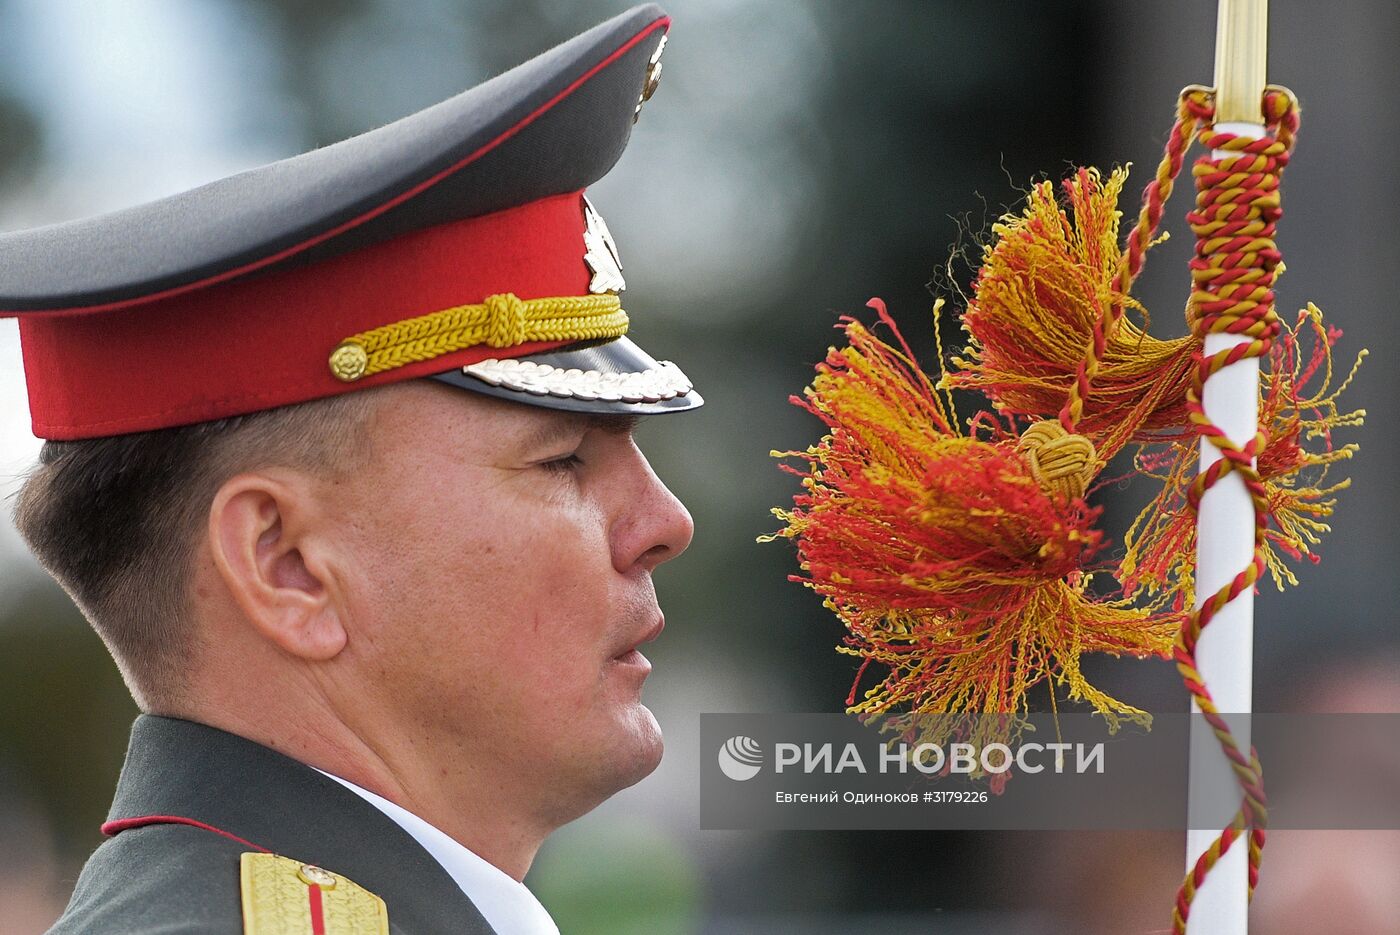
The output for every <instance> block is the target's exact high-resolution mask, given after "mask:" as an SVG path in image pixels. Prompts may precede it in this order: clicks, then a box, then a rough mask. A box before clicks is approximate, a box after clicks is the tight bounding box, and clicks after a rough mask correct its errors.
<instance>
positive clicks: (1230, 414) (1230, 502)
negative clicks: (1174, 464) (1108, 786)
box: [1186, 123, 1264, 935]
mask: <svg viewBox="0 0 1400 935" xmlns="http://www.w3.org/2000/svg"><path fill="white" fill-rule="evenodd" d="M1217 129H1218V130H1221V131H1222V132H1226V133H1234V134H1238V135H1240V136H1251V137H1255V138H1257V137H1260V136H1263V135H1264V128H1263V127H1262V126H1260V125H1257V124H1249V123H1221V124H1217ZM1222 155H1225V154H1224V153H1222V152H1220V151H1218V150H1217V151H1216V152H1215V156H1216V157H1217V158H1218V157H1220V156H1222ZM1249 340H1250V339H1249V338H1241V337H1236V336H1234V335H1227V334H1208V335H1206V338H1205V353H1206V356H1210V355H1212V354H1217V353H1220V352H1222V351H1227V350H1229V349H1230V348H1232V347H1234V346H1236V345H1238V344H1244V343H1248V342H1249ZM1202 404H1203V406H1204V407H1205V411H1206V415H1207V416H1208V417H1209V418H1210V420H1211V421H1212V422H1214V423H1215V424H1216V425H1218V426H1219V427H1220V428H1221V429H1223V430H1224V431H1225V433H1226V434H1227V435H1228V436H1229V437H1230V439H1231V440H1232V441H1233V442H1234V443H1235V444H1236V445H1244V444H1247V443H1248V442H1249V440H1250V439H1252V438H1253V437H1254V433H1255V431H1256V430H1257V427H1258V422H1259V360H1258V358H1249V359H1246V360H1242V361H1240V362H1239V363H1235V364H1231V365H1230V366H1228V367H1225V368H1223V369H1222V370H1220V371H1219V372H1217V373H1216V374H1215V375H1213V376H1212V377H1211V378H1210V379H1209V380H1207V381H1206V384H1205V390H1204V392H1203V394H1202ZM1218 460H1220V453H1219V452H1218V451H1217V450H1216V448H1215V446H1214V445H1212V444H1210V442H1208V441H1206V440H1205V439H1202V440H1201V443H1200V470H1202V471H1204V470H1206V469H1207V468H1208V467H1210V465H1212V464H1214V463H1215V462H1216V461H1218ZM1253 559H1254V505H1253V501H1252V500H1251V499H1250V496H1249V492H1248V491H1247V490H1246V489H1245V486H1244V480H1243V478H1241V477H1240V476H1239V475H1238V474H1236V473H1230V474H1228V475H1226V476H1225V477H1224V478H1222V479H1221V480H1220V481H1219V482H1217V483H1216V484H1215V485H1214V486H1213V487H1211V488H1210V490H1208V491H1206V493H1205V495H1204V496H1202V498H1201V507H1200V513H1199V516H1198V520H1197V526H1196V606H1197V607H1200V606H1201V604H1202V603H1203V602H1204V601H1205V600H1206V599H1208V598H1209V597H1210V596H1211V595H1213V594H1215V592H1216V591H1218V590H1220V589H1221V588H1223V587H1225V586H1226V585H1228V584H1229V583H1230V582H1231V581H1232V580H1233V579H1234V577H1235V575H1237V574H1238V573H1239V572H1241V571H1243V570H1244V568H1245V567H1246V566H1247V565H1248V564H1250V562H1252V561H1253ZM1196 665H1197V669H1198V670H1199V671H1200V673H1201V677H1202V678H1203V679H1204V681H1205V685H1206V687H1207V688H1208V689H1209V690H1210V693H1211V696H1212V697H1213V698H1214V699H1215V705H1216V708H1217V709H1218V710H1219V711H1220V712H1221V713H1222V714H1247V713H1249V712H1250V711H1251V710H1252V706H1253V697H1252V696H1253V691H1252V689H1253V682H1254V592H1253V590H1252V589H1248V590H1246V591H1245V592H1244V593H1242V594H1240V595H1239V596H1238V597H1236V598H1235V599H1234V600H1232V601H1230V603H1228V604H1226V605H1225V607H1224V608H1223V609H1221V610H1220V612H1219V613H1217V614H1216V615H1215V616H1214V617H1213V618H1212V619H1211V622H1210V624H1209V625H1208V626H1207V627H1206V628H1205V630H1203V631H1202V633H1201V637H1200V641H1199V642H1198V643H1197V645H1196ZM1191 710H1192V712H1193V713H1199V712H1200V708H1199V707H1198V706H1197V705H1196V703H1195V700H1194V699H1193V700H1192V702H1191ZM1232 728H1235V729H1234V735H1235V740H1236V742H1237V743H1238V744H1239V747H1240V749H1241V750H1242V751H1244V752H1245V753H1246V755H1247V754H1248V751H1249V748H1250V737H1249V730H1248V725H1247V724H1244V725H1240V726H1239V727H1236V726H1235V725H1234V724H1233V723H1232ZM1190 757H1191V760H1190V763H1191V765H1190V771H1191V786H1190V788H1191V789H1192V790H1210V791H1209V792H1205V793H1204V794H1205V795H1206V796H1208V797H1210V798H1211V799H1212V800H1216V801H1218V800H1220V799H1222V798H1228V797H1230V796H1233V797H1234V798H1239V794H1238V792H1236V791H1235V790H1237V789H1238V785H1239V783H1238V780H1237V779H1236V778H1235V774H1234V771H1233V770H1232V769H1231V768H1230V762H1229V760H1228V759H1226V757H1225V754H1224V753H1223V752H1222V751H1221V749H1220V743H1219V741H1218V740H1217V739H1216V738H1215V735H1214V734H1213V733H1212V732H1211V731H1210V730H1209V728H1208V727H1206V726H1205V725H1204V723H1200V724H1198V725H1196V726H1193V729H1192V732H1191V752H1190ZM1216 790H1221V791H1220V793H1219V794H1212V793H1215V792H1216ZM1220 831H1221V829H1220V828H1218V827H1214V828H1193V829H1191V830H1189V831H1188V832H1187V834H1186V866H1187V868H1188V869H1190V868H1191V867H1193V866H1194V865H1195V863H1196V859H1197V858H1198V857H1199V856H1200V855H1201V854H1202V853H1203V852H1204V851H1205V850H1206V848H1208V847H1210V845H1211V843H1212V842H1213V841H1214V840H1215V839H1216V837H1217V836H1218V835H1219V834H1220ZM1248 853H1249V851H1248V840H1247V839H1246V838H1245V837H1243V836H1242V837H1240V838H1239V839H1237V840H1236V841H1235V843H1234V844H1233V845H1232V846H1231V847H1230V850H1228V851H1227V852H1226V853H1225V855H1224V856H1223V857H1222V858H1221V859H1220V860H1219V861H1218V862H1217V863H1216V864H1215V866H1214V867H1212V868H1211V871H1210V874H1209V875H1208V876H1207V877H1206V879H1205V882H1204V883H1203V884H1202V885H1201V887H1200V889H1199V890H1197V892H1196V896H1195V899H1194V900H1193V902H1192V906H1191V914H1190V916H1189V918H1188V920H1187V933H1188V935H1245V933H1247V932H1248V930H1249V921H1248V908H1249V901H1248V893H1249V889H1248V880H1249V876H1248V870H1249V863H1248Z"/></svg>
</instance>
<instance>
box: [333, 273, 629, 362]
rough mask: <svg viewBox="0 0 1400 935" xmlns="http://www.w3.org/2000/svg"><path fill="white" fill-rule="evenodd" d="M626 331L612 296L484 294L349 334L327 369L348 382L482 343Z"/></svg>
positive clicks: (579, 337)
mask: <svg viewBox="0 0 1400 935" xmlns="http://www.w3.org/2000/svg"><path fill="white" fill-rule="evenodd" d="M626 333H627V313H626V312H625V311H623V310H622V301H621V300H620V299H619V298H618V297H617V296H616V295H610V294H607V295H582V296H558V297H553V298H545V299H521V298H520V297H518V296H516V295H515V294H514V293H510V292H503V293H501V294H499V295H488V296H487V297H486V299H485V301H483V302H481V303H479V304H476V305H459V306H456V307H455V308H448V309H443V310H442V311H440V312H433V313H431V314H428V315H420V316H418V317H417V318H407V319H404V320H403V321H399V322H394V323H392V324H388V325H382V326H381V327H378V328H372V329H370V330H369V331H362V332H360V333H359V334H355V335H351V336H350V337H348V338H346V339H345V340H344V341H341V342H340V343H339V344H338V345H336V347H335V350H333V351H331V355H330V361H329V364H330V368H331V373H332V374H334V375H335V378H336V379H337V380H340V381H342V382H345V383H353V382H354V381H356V380H359V379H361V378H362V377H367V376H372V375H373V374H376V373H382V372H384V371H385V370H393V369H394V368H396V367H403V366H405V365H407V364H412V363H417V362H418V361H422V360H432V359H433V358H435V357H441V356H443V355H444V354H451V353H452V352H453V351H460V350H464V349H466V348H469V347H475V346H476V345H478V344H485V345H487V346H488V347H498V348H506V347H517V346H519V345H521V344H525V343H526V342H529V341H593V340H598V339H602V338H620V337H622V336H623V335H624V334H626Z"/></svg>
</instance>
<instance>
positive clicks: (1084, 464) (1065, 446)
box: [1016, 420, 1098, 500]
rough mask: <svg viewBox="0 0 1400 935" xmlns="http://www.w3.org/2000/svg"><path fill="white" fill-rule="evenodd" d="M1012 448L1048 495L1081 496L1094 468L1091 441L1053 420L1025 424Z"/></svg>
mask: <svg viewBox="0 0 1400 935" xmlns="http://www.w3.org/2000/svg"><path fill="white" fill-rule="evenodd" d="M1016 450H1017V451H1019V452H1021V454H1023V455H1025V458H1026V463H1027V464H1028V465H1029V466H1030V469H1031V476H1032V477H1034V478H1035V482H1036V483H1037V484H1039V485H1040V489H1041V490H1044V491H1045V492H1046V493H1048V494H1050V495H1051V496H1057V497H1064V498H1067V499H1072V500H1078V499H1082V498H1083V497H1084V494H1085V493H1087V492H1088V490H1089V483H1090V481H1092V480H1093V478H1094V474H1095V472H1096V470H1097V468H1098V456H1097V455H1096V453H1095V452H1094V443H1093V442H1091V441H1089V439H1087V438H1085V437H1084V436H1083V435H1073V434H1071V433H1069V432H1067V431H1065V428H1064V426H1062V425H1060V423H1059V422H1056V421H1053V420H1047V421H1044V422H1036V423H1034V424H1033V425H1031V426H1029V427H1028V428H1027V429H1026V430H1025V431H1024V432H1022V433H1021V438H1020V440H1019V441H1017V442H1016Z"/></svg>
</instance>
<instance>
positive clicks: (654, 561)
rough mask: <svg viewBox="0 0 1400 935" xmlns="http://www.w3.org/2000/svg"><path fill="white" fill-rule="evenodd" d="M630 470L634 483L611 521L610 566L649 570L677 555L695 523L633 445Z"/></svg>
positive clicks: (693, 530) (620, 569) (689, 538)
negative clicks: (614, 519)
mask: <svg viewBox="0 0 1400 935" xmlns="http://www.w3.org/2000/svg"><path fill="white" fill-rule="evenodd" d="M630 447H631V449H632V450H631V453H630V460H631V463H630V465H629V473H631V474H632V476H633V477H634V479H635V480H634V483H632V484H628V485H626V486H627V487H628V488H629V489H628V490H627V491H626V493H625V494H624V496H623V500H622V510H621V513H620V515H619V516H618V518H617V520H616V521H615V522H614V524H613V529H612V541H613V567H615V568H616V569H617V570H618V571H619V572H622V573H624V574H625V573H626V572H628V571H631V570H632V569H634V568H636V567H638V566H640V567H642V568H644V569H645V570H647V571H651V570H652V569H653V568H655V567H656V566H657V565H660V564H661V563H662V562H667V561H670V560H671V559H673V558H675V557H676V556H677V555H680V554H681V553H682V552H684V551H685V550H686V547H687V546H689V545H690V540H691V537H692V536H694V534H695V522H694V521H693V520H692V519H691V518H690V511H689V510H687V509H686V508H685V504H683V503H681V501H680V500H679V499H678V498H677V497H676V495H675V494H673V493H671V491H670V490H669V489H667V487H666V485H665V484H663V483H662V482H661V478H659V477H657V476H656V472H655V471H653V470H652V469H651V464H650V463H648V462H647V459H646V456H645V455H643V454H642V452H641V450H640V449H638V448H637V447H636V445H635V444H634V445H632V446H630Z"/></svg>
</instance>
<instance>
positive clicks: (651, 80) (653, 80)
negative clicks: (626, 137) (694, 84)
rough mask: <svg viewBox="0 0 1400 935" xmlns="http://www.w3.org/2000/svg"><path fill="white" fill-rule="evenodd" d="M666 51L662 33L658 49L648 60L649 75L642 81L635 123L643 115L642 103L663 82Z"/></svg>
mask: <svg viewBox="0 0 1400 935" xmlns="http://www.w3.org/2000/svg"><path fill="white" fill-rule="evenodd" d="M664 51H666V36H665V35H662V37H661V41H660V42H658V43H657V44H656V51H655V52H653V53H651V58H650V59H649V60H648V61H647V77H646V80H645V81H643V82H642V96H641V98H640V99H638V101H637V109H636V110H635V111H633V112H632V122H633V123H636V122H637V118H638V117H640V116H641V115H642V105H643V104H645V103H646V102H647V101H649V100H651V96H652V95H653V94H655V93H656V86H657V85H659V84H660V83H661V53H662V52H664Z"/></svg>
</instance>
